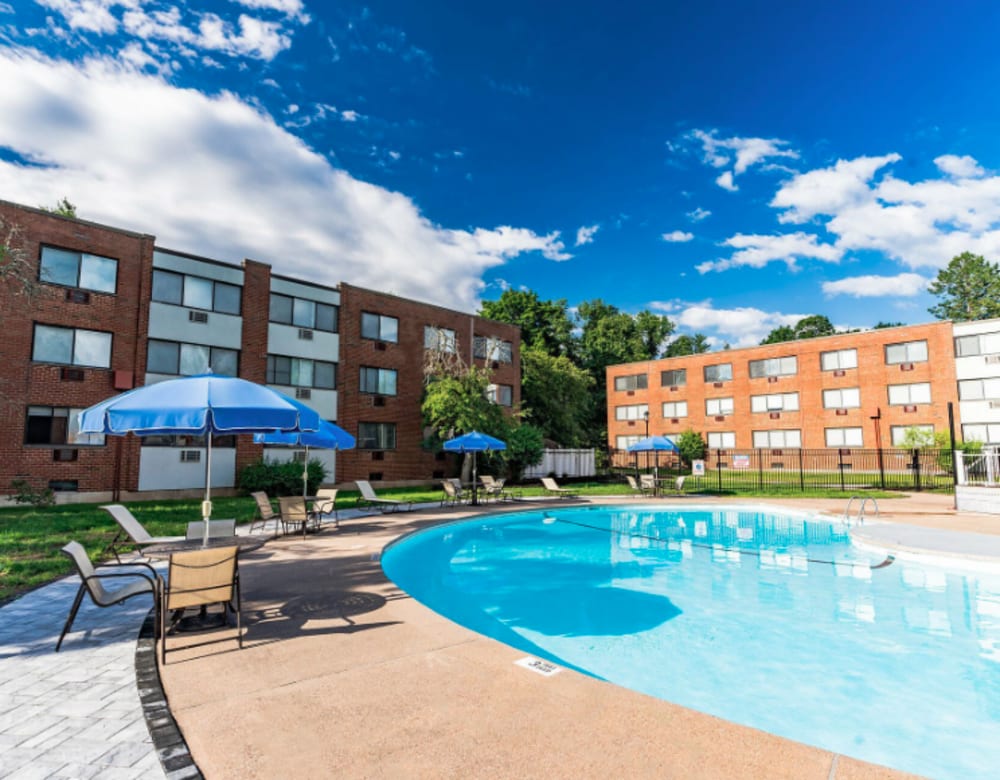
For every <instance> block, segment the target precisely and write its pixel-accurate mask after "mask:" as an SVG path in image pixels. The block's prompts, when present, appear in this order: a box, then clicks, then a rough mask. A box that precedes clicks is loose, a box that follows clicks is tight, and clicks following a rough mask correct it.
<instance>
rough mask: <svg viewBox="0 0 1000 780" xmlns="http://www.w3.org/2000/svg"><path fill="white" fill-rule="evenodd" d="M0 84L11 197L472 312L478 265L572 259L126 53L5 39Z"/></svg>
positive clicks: (554, 242) (526, 233) (166, 242)
mask: <svg viewBox="0 0 1000 780" xmlns="http://www.w3.org/2000/svg"><path fill="white" fill-rule="evenodd" d="M0 83H2V84H4V85H5V86H4V88H3V89H2V90H0V116H3V117H4V121H3V122H2V123H0V147H5V148H8V149H10V150H12V151H13V152H14V153H15V154H16V155H19V156H20V157H23V158H25V159H27V160H29V161H30V162H31V163H34V164H29V165H20V164H18V163H17V162H15V161H12V160H0V186H2V190H3V193H4V197H5V198H7V199H10V200H14V201H17V202H21V203H27V204H35V203H54V202H56V201H57V200H58V199H59V198H61V197H64V196H65V197H68V198H69V199H70V200H72V201H73V202H74V203H76V204H77V205H78V207H79V209H80V213H81V215H82V216H84V217H85V218H87V219H93V220H96V221H98V222H104V223H107V224H110V225H115V226H118V227H122V228H127V229H132V230H136V231H141V232H148V233H151V234H153V235H156V236H157V240H158V242H159V243H160V244H161V245H163V246H169V247H173V248H177V249H183V250H187V251H191V252H195V253H197V254H201V255H205V256H208V257H214V258H217V259H219V260H223V261H228V262H239V261H240V260H242V259H243V258H245V257H253V258H255V259H259V260H261V261H264V262H269V263H272V264H273V266H274V267H275V270H276V271H277V272H280V273H286V274H291V275H296V276H302V277H305V278H308V279H312V280H315V281H317V282H319V283H321V284H335V283H337V282H338V281H340V280H344V281H348V282H351V283H352V284H358V285H363V286H368V287H373V288H376V289H385V288H386V286H387V284H391V286H392V289H393V290H394V291H397V292H399V293H400V294H402V295H408V296H412V297H414V298H417V299H421V300H427V301H433V302H436V303H440V304H442V305H445V306H449V307H453V308H459V309H463V310H466V311H468V310H472V309H474V308H475V306H476V304H477V298H478V296H479V294H480V292H481V290H482V288H483V281H482V276H483V274H484V272H485V271H486V270H487V269H489V268H494V267H496V266H500V265H502V264H503V263H504V262H505V261H506V260H507V259H509V258H512V257H515V256H517V255H520V254H522V253H525V252H539V253H540V254H541V255H542V256H543V257H546V258H548V259H550V260H565V259H568V258H569V255H568V254H566V253H565V251H564V249H565V247H564V245H563V243H562V241H560V240H559V233H558V232H552V233H549V234H546V235H538V234H536V233H534V232H533V231H531V230H528V229H525V228H517V227H498V228H495V229H485V228H482V227H479V228H475V229H473V230H455V229H448V228H445V227H442V226H440V225H437V224H435V223H433V222H432V221H431V220H430V219H428V218H427V217H426V216H425V215H423V214H422V213H421V212H420V209H419V208H418V206H417V205H416V204H415V203H414V202H413V201H412V200H411V199H410V198H408V197H407V196H405V195H403V194H401V193H398V192H391V191H389V190H386V189H383V188H381V187H377V186H375V185H372V184H369V183H368V182H364V181H360V180H358V179H356V178H354V177H352V176H351V175H350V174H348V173H347V172H346V171H343V170H339V169H337V168H334V167H333V166H332V165H331V164H330V163H329V162H328V161H327V160H326V159H325V158H323V157H322V156H320V155H319V154H317V153H316V152H314V151H313V150H312V149H310V148H309V147H307V146H306V145H305V144H304V143H303V142H302V141H301V139H299V138H297V137H295V136H293V135H291V134H290V133H289V132H288V131H287V130H285V129H283V128H282V127H280V126H278V125H277V124H276V123H275V121H274V120H273V118H272V117H270V116H268V115H267V114H265V113H263V112H262V111H260V110H259V109H257V108H255V107H253V106H251V105H248V104H247V103H245V102H243V101H242V100H240V99H239V98H237V97H236V96H234V95H232V94H228V93H222V94H220V95H217V96H212V97H209V96H206V95H204V94H201V93H199V92H197V91H195V90H191V89H178V88H176V87H174V86H172V85H170V84H168V83H166V82H165V81H164V80H163V79H162V78H159V77H157V76H154V75H150V74H146V73H139V72H136V70H135V69H134V68H132V67H131V66H129V65H128V64H127V63H124V62H122V61H113V60H111V59H92V60H89V61H86V62H84V63H82V64H70V63H66V62H54V61H52V60H49V59H47V58H45V57H43V56H41V55H39V54H38V53H36V52H33V51H29V50H24V49H17V50H15V49H0ZM442 279H447V280H448V284H446V285H442V284H441V280H442ZM387 280H389V281H388V282H387Z"/></svg>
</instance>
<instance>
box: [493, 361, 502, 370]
mask: <svg viewBox="0 0 1000 780" xmlns="http://www.w3.org/2000/svg"><path fill="white" fill-rule="evenodd" d="M492 365H493V368H494V369H497V368H500V361H499V360H494V361H493V364H492Z"/></svg>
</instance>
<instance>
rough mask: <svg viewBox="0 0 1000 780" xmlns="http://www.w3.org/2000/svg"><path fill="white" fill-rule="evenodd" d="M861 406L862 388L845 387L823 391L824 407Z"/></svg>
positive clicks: (844, 407) (851, 407) (855, 407)
mask: <svg viewBox="0 0 1000 780" xmlns="http://www.w3.org/2000/svg"><path fill="white" fill-rule="evenodd" d="M859 406H861V388H860V387H844V388H841V389H840V390H824V391H823V408H824V409H857V408H858V407H859Z"/></svg>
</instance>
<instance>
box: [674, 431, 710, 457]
mask: <svg viewBox="0 0 1000 780" xmlns="http://www.w3.org/2000/svg"><path fill="white" fill-rule="evenodd" d="M706 446H707V445H706V444H705V440H704V439H702V438H701V434H700V433H698V432H697V431H695V430H693V429H691V428H688V429H687V430H686V431H684V432H683V433H682V434H681V435H680V436H678V437H677V449H678V450H680V454H681V460H682V461H683V462H684V464H685V465H687V466H690V465H691V461H694V460H700V459H702V458H704V457H705V448H706Z"/></svg>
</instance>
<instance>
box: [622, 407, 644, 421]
mask: <svg viewBox="0 0 1000 780" xmlns="http://www.w3.org/2000/svg"><path fill="white" fill-rule="evenodd" d="M648 416H649V404H633V405H632V406H616V407H615V419H616V420H645V419H646V418H647V417H648Z"/></svg>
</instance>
